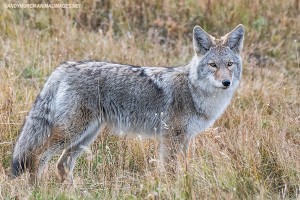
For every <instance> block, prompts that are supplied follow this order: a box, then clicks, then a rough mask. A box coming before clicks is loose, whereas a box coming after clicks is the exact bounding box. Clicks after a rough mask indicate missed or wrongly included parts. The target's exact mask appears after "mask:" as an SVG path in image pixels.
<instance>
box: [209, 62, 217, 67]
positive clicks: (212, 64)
mask: <svg viewBox="0 0 300 200" xmlns="http://www.w3.org/2000/svg"><path fill="white" fill-rule="evenodd" d="M209 65H210V66H212V67H217V65H216V63H209Z"/></svg>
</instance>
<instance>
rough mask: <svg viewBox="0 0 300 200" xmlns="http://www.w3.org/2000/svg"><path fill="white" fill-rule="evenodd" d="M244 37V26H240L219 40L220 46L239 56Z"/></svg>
mask: <svg viewBox="0 0 300 200" xmlns="http://www.w3.org/2000/svg"><path fill="white" fill-rule="evenodd" d="M244 35H245V29H244V26H243V25H242V24H240V25H238V26H237V27H235V29H233V30H232V31H231V32H229V33H227V34H226V35H224V36H223V37H222V38H221V39H222V40H223V43H222V44H223V45H224V46H228V47H229V48H230V49H231V50H233V51H235V52H237V53H238V54H240V53H241V51H242V48H243V41H244Z"/></svg>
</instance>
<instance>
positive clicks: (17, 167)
mask: <svg viewBox="0 0 300 200" xmlns="http://www.w3.org/2000/svg"><path fill="white" fill-rule="evenodd" d="M49 82H50V81H49ZM48 85H51V84H50V83H49V84H48ZM56 89H57V88H55V87H52V88H51V87H47V86H45V87H44V89H43V91H42V92H41V93H40V94H39V95H38V96H37V98H36V100H35V102H34V104H33V107H32V109H31V110H30V112H29V115H28V117H27V119H26V121H25V123H24V125H23V128H22V131H21V134H20V136H19V138H18V140H17V143H16V145H15V147H14V152H13V158H12V176H13V177H17V176H19V175H21V174H22V173H24V172H25V171H27V170H28V171H29V172H30V173H32V172H34V170H35V167H36V164H37V163H36V160H37V156H38V154H39V150H40V149H41V148H42V147H43V145H44V144H45V142H46V140H47V138H48V137H49V136H50V134H51V129H52V124H53V120H52V117H51V111H52V110H53V107H51V104H52V102H53V98H54V95H55V90H56ZM42 94H43V95H42Z"/></svg>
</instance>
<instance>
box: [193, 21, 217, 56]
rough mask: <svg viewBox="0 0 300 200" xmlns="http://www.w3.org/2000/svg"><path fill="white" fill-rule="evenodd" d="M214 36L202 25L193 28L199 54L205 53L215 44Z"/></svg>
mask: <svg viewBox="0 0 300 200" xmlns="http://www.w3.org/2000/svg"><path fill="white" fill-rule="evenodd" d="M213 39H214V37H212V36H211V35H209V34H208V33H206V32H205V31H204V30H203V29H202V28H201V27H200V26H195V27H194V30H193V44H194V50H195V52H196V54H197V55H198V56H201V55H204V54H205V53H206V52H208V51H209V49H210V48H211V47H212V46H214V45H215V42H214V41H213Z"/></svg>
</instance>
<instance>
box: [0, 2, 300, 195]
mask: <svg viewBox="0 0 300 200" xmlns="http://www.w3.org/2000/svg"><path fill="white" fill-rule="evenodd" d="M12 3H29V4H41V3H45V4H49V3H53V4H54V3H62V2H59V1H55V2H53V1H49V0H44V1H43V0H32V1H31V0H23V1H22V2H20V1H4V2H1V3H0V4H1V5H0V44H1V48H0V153H1V156H0V198H4V199H9V198H29V199H52V198H53V199H95V198H101V199H108V198H113V199H114V198H122V199H136V198H137V199H146V198H148V199H159V198H161V199H199V198H201V199H203V198H204V199H274V198H275V199H279V198H286V199H288V198H291V199H296V198H299V193H300V158H299V155H300V134H299V132H300V127H299V124H300V96H299V94H300V85H299V83H300V75H299V74H300V61H299V60H300V43H299V40H300V34H299V33H300V1H299V0H270V1H262V0H252V1H250V0H203V1H196V0H176V1H171V0H152V1H151V0H144V1H143V0H110V1H108V0H95V1H91V0H85V1H79V0H78V1H76V0H74V1H67V2H64V3H69V4H81V6H80V8H72V9H71V8H66V9H62V8H60V9H30V8H27V9H26V8H24V9H21V8H15V9H13V8H6V6H5V5H6V4H12ZM238 24H243V25H244V26H245V29H246V36H245V43H244V51H243V60H244V71H243V81H242V83H241V86H240V88H239V90H238V92H237V94H236V96H235V98H234V100H233V101H232V104H231V105H230V106H229V108H228V109H227V111H226V112H225V113H224V115H223V117H222V118H220V119H219V120H218V121H217V122H216V124H215V125H214V126H213V128H211V129H209V130H207V131H206V132H205V133H204V134H202V135H199V136H198V137H197V138H196V140H195V142H194V145H193V146H194V151H193V155H192V158H191V162H190V163H189V166H188V167H183V170H182V172H180V173H178V175H176V177H175V180H174V179H173V178H174V177H169V176H167V175H166V176H161V175H159V174H157V173H156V170H155V167H154V164H153V163H155V158H156V157H157V152H156V147H157V142H156V141H155V140H146V141H143V142H142V141H139V140H131V139H126V138H125V139H119V138H115V137H113V136H108V135H106V134H103V135H101V137H100V138H99V139H98V140H97V142H96V143H95V144H94V145H93V146H92V147H91V152H92V153H90V154H88V156H84V157H82V158H80V160H79V163H78V165H77V166H76V174H75V177H78V178H77V180H76V181H75V182H76V185H74V186H73V187H71V188H70V187H65V185H61V184H59V183H58V181H57V180H56V179H55V178H54V177H53V174H54V173H55V169H54V166H49V172H50V173H48V174H46V176H45V177H47V178H46V180H47V181H45V182H43V183H42V184H41V185H40V186H30V185H29V184H28V180H27V179H26V176H25V177H21V178H20V179H18V180H10V179H9V177H8V174H9V170H10V158H11V154H12V151H11V150H12V148H13V144H14V142H15V140H16V138H17V137H18V134H19V129H20V128H21V126H22V124H23V121H24V119H25V118H26V115H27V113H28V111H29V110H30V108H31V105H32V103H33V102H34V99H35V97H36V95H37V94H38V93H39V91H40V90H41V88H42V86H43V84H44V83H45V81H46V79H47V77H48V76H49V75H50V74H51V72H52V71H53V70H54V69H55V68H56V67H57V66H58V65H59V63H61V62H64V61H67V60H72V61H78V60H87V59H89V60H110V61H115V62H121V63H129V64H135V65H146V66H151V65H153V66H169V65H170V66H171V65H181V64H186V63H187V62H189V60H190V59H191V57H192V56H193V48H192V29H193V27H194V26H195V25H200V26H201V27H202V28H204V29H205V30H206V31H207V32H209V33H211V34H212V35H213V36H215V37H219V36H221V35H224V34H226V33H227V32H228V31H230V30H232V29H233V28H234V27H235V26H236V25H238ZM120 152H122V153H120Z"/></svg>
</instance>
